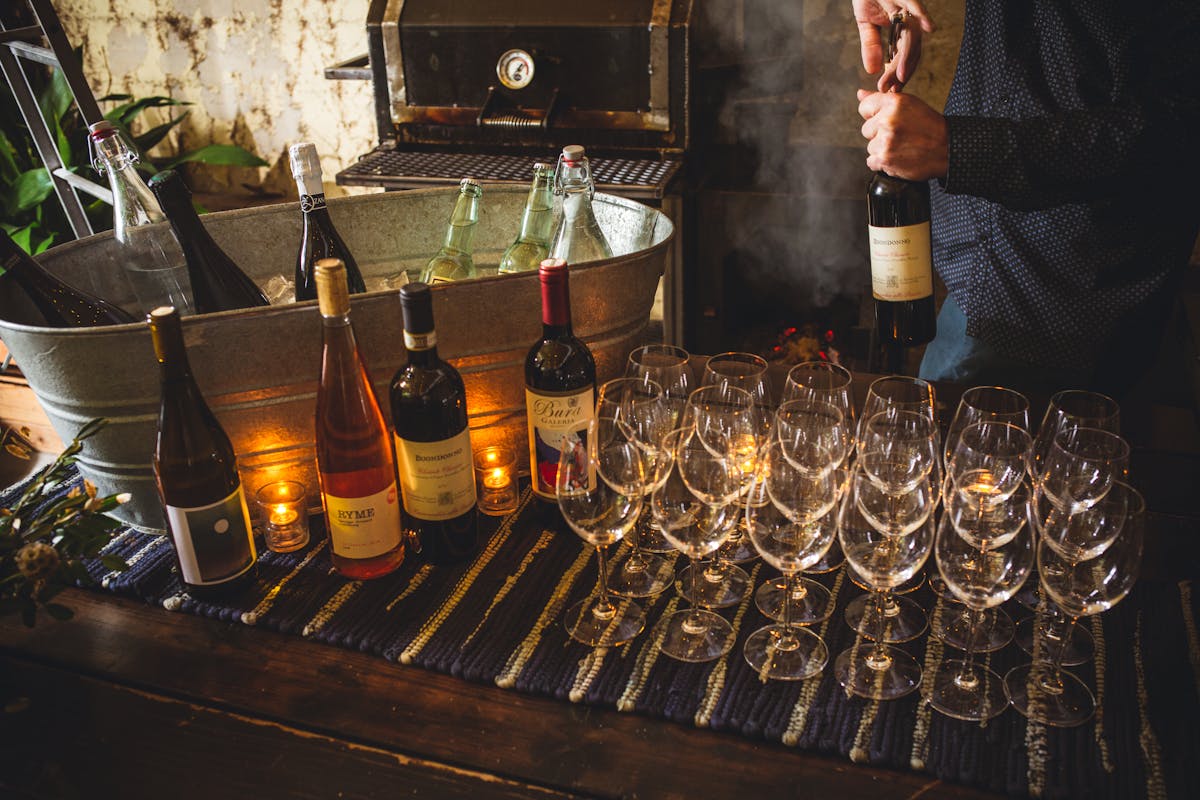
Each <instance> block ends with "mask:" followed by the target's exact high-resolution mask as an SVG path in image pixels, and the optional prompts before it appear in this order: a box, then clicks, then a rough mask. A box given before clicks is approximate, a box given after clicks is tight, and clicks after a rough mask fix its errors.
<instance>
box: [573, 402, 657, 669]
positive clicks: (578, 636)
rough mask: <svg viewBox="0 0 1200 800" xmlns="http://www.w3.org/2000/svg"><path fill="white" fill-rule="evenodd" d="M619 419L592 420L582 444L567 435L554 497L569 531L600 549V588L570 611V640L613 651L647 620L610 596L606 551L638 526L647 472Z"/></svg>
mask: <svg viewBox="0 0 1200 800" xmlns="http://www.w3.org/2000/svg"><path fill="white" fill-rule="evenodd" d="M617 430H618V426H617V424H616V422H615V420H612V419H610V418H600V417H598V418H594V419H592V420H591V421H590V422H589V423H588V428H587V430H586V432H584V436H583V438H582V439H580V438H579V437H577V436H576V437H568V436H564V437H563V440H562V446H561V447H560V453H561V456H560V458H559V462H558V477H557V479H556V481H555V494H556V495H557V497H558V508H559V510H560V511H561V512H562V516H563V519H564V520H566V522H567V525H569V526H570V527H571V530H573V531H575V533H576V534H578V535H579V537H580V538H581V539H583V540H584V541H585V542H587V543H588V544H590V545H592V546H593V547H595V548H596V558H597V561H598V562H599V580H598V588H597V591H596V593H595V594H594V595H591V596H590V597H587V598H584V599H583V600H581V601H580V602H578V603H576V604H574V605H573V606H571V607H570V608H568V609H567V612H566V615H565V616H564V619H563V622H564V624H565V626H566V629H567V633H568V634H570V636H571V638H572V639H575V640H576V641H578V642H582V643H583V644H586V645H589V646H592V647H612V646H615V645H619V644H622V643H624V642H627V641H629V640H630V639H632V638H633V637H635V636H637V635H638V634H639V633H641V631H642V628H643V627H645V624H646V617H645V614H644V613H643V612H642V609H641V608H640V607H639V606H638V605H637V604H636V603H634V602H633V601H631V600H628V599H624V598H620V599H616V600H614V598H613V597H612V596H610V594H609V592H608V569H607V565H606V564H605V559H604V548H605V547H607V546H608V545H610V544H614V543H616V542H619V541H620V540H621V539H622V538H624V536H625V535H626V534H627V533H629V531H630V530H631V529H632V528H633V526H634V524H635V523H636V522H637V517H638V513H639V512H640V511H641V507H642V489H643V485H644V482H645V473H644V472H643V469H642V457H641V454H640V453H639V452H638V450H637V447H636V446H634V445H633V444H632V443H631V442H629V441H628V440H626V439H624V438H623V437H621V436H615V435H610V434H612V433H614V432H616V431H617Z"/></svg>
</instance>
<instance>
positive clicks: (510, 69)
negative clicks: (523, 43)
mask: <svg viewBox="0 0 1200 800" xmlns="http://www.w3.org/2000/svg"><path fill="white" fill-rule="evenodd" d="M496 77H498V78H499V79H500V83H502V84H504V86H506V87H507V88H509V89H524V88H525V87H526V86H528V85H529V83H530V81H532V80H533V56H531V55H529V53H526V52H525V51H524V50H509V51H507V52H505V53H504V55H502V56H500V60H499V61H497V62H496Z"/></svg>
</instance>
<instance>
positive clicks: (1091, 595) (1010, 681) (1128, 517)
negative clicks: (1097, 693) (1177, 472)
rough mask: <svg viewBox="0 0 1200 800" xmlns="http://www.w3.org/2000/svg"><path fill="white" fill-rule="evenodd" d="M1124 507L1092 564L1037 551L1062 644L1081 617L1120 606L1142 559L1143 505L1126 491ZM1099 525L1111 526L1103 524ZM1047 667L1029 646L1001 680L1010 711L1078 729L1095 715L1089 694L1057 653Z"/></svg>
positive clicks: (1045, 548)
mask: <svg viewBox="0 0 1200 800" xmlns="http://www.w3.org/2000/svg"><path fill="white" fill-rule="evenodd" d="M1123 491H1125V492H1127V493H1128V497H1129V506H1128V508H1127V510H1126V513H1125V514H1124V515H1123V519H1122V521H1121V523H1120V526H1121V530H1120V533H1119V534H1118V535H1117V537H1116V538H1115V539H1114V540H1113V542H1112V544H1110V545H1109V547H1108V548H1107V549H1105V550H1104V552H1102V553H1101V554H1100V555H1098V556H1096V557H1095V558H1091V559H1087V560H1084V561H1070V560H1068V559H1065V558H1063V557H1062V556H1061V555H1059V554H1058V553H1057V552H1056V551H1055V549H1054V548H1053V547H1051V546H1050V545H1049V544H1048V543H1047V542H1046V541H1045V540H1042V541H1041V542H1040V543H1039V544H1038V546H1037V566H1038V579H1039V580H1040V582H1041V590H1042V591H1043V592H1044V593H1045V594H1046V596H1047V597H1048V598H1049V599H1050V600H1052V601H1053V602H1054V603H1056V604H1057V605H1058V606H1059V607H1060V608H1061V609H1062V610H1063V611H1064V612H1065V613H1066V615H1067V617H1068V619H1069V625H1068V627H1067V629H1066V632H1065V634H1064V637H1063V644H1064V645H1065V644H1066V643H1069V642H1070V638H1071V633H1072V632H1073V631H1074V630H1075V629H1076V628H1077V627H1078V625H1077V623H1078V621H1079V619H1080V618H1081V617H1086V616H1091V615H1094V614H1099V613H1101V612H1102V611H1107V610H1108V609H1109V608H1112V607H1113V606H1114V605H1116V604H1117V603H1118V602H1120V601H1121V600H1122V599H1123V598H1124V597H1125V596H1126V595H1127V594H1128V593H1129V591H1130V590H1131V589H1132V588H1133V586H1134V584H1135V583H1136V582H1137V576H1138V570H1139V567H1140V564H1141V558H1142V545H1143V535H1144V522H1145V510H1146V506H1145V502H1144V500H1143V499H1142V497H1141V495H1140V494H1139V493H1138V492H1137V491H1136V490H1135V489H1133V488H1132V487H1126V488H1125V489H1123ZM1101 524H1117V523H1116V521H1115V520H1114V519H1112V518H1108V519H1107V520H1105V521H1104V522H1102V523H1101ZM1064 649H1065V647H1064V646H1059V647H1058V652H1056V653H1054V654H1052V657H1051V659H1050V660H1049V661H1045V660H1042V659H1041V658H1039V656H1040V655H1041V654H1040V652H1039V646H1038V644H1037V643H1035V645H1034V659H1033V662H1032V663H1031V664H1025V665H1022V666H1018V667H1014V668H1013V669H1011V670H1009V673H1008V674H1007V675H1006V676H1005V678H1004V687H1005V691H1006V692H1007V693H1008V700H1009V702H1010V703H1011V704H1012V706H1013V708H1015V709H1016V710H1017V711H1019V712H1020V713H1021V714H1023V715H1025V716H1026V717H1028V718H1029V719H1032V720H1035V721H1037V722H1041V723H1043V724H1045V725H1052V726H1055V727H1071V726H1074V725H1080V724H1082V723H1084V722H1086V721H1087V720H1088V719H1090V718H1091V716H1092V714H1094V713H1095V710H1096V699H1095V697H1094V696H1093V695H1092V692H1091V690H1090V689H1089V688H1088V687H1087V686H1086V685H1085V684H1084V683H1083V681H1081V680H1079V678H1077V677H1075V676H1074V675H1072V674H1071V673H1070V672H1067V671H1066V670H1064V669H1063V668H1062V652H1063V651H1064Z"/></svg>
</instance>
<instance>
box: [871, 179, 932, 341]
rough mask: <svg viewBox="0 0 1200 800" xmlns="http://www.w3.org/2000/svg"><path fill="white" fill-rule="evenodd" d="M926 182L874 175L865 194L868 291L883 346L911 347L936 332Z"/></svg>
mask: <svg viewBox="0 0 1200 800" xmlns="http://www.w3.org/2000/svg"><path fill="white" fill-rule="evenodd" d="M929 219H930V212H929V184H928V183H925V182H924V181H906V180H901V179H900V178H893V177H892V176H890V175H888V174H886V173H883V172H877V173H875V177H874V179H873V180H872V181H871V185H870V188H869V189H868V190H867V221H868V224H869V226H870V227H869V234H870V248H871V293H872V294H873V295H874V297H875V324H876V327H877V329H878V331H879V340H880V342H881V343H882V344H884V345H885V346H890V347H911V346H913V345H919V344H925V343H926V342H929V341H932V340H933V337H934V335H935V334H936V333H937V319H936V317H935V315H934V303H933V251H932V244H931V239H930V229H929Z"/></svg>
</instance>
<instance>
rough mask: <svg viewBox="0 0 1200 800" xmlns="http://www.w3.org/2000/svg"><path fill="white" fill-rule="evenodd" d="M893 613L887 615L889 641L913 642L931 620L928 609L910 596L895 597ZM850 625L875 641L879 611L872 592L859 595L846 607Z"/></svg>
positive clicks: (891, 642)
mask: <svg viewBox="0 0 1200 800" xmlns="http://www.w3.org/2000/svg"><path fill="white" fill-rule="evenodd" d="M892 600H893V601H894V605H893V606H892V607H891V608H889V611H890V612H891V613H887V614H885V619H884V634H883V641H884V642H887V643H888V644H898V643H900V642H910V641H912V640H913V639H916V638H917V637H918V636H920V635H921V634H922V633H924V632H925V628H926V627H928V625H929V619H928V618H927V617H926V616H925V610H924V609H923V608H921V607H920V606H919V605H917V604H916V603H915V602H914V601H912V600H910V599H909V598H907V597H892ZM846 624H847V625H849V626H850V628H851V630H853V631H855V632H856V633H858V635H859V636H862V637H863V638H864V639H869V640H871V641H875V637H876V635H877V634H878V632H879V612H878V609H877V607H876V603H875V598H874V597H872V596H871V595H869V594H864V595H862V596H861V597H856V598H855V599H854V600H852V601H850V604H849V605H848V606H846Z"/></svg>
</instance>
